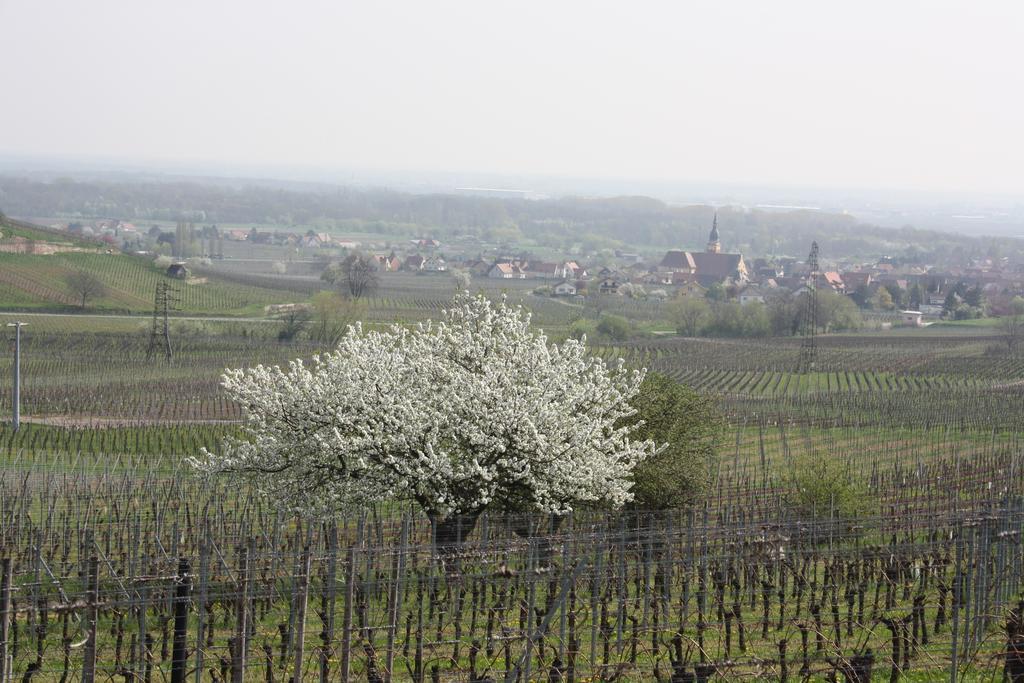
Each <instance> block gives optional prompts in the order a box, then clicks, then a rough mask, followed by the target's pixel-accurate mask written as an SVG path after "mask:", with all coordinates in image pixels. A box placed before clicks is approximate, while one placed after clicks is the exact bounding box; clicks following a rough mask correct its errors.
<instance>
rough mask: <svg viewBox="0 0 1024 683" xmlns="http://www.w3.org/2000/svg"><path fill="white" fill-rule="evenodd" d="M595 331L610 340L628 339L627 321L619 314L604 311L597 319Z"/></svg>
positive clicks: (628, 328)
mask: <svg viewBox="0 0 1024 683" xmlns="http://www.w3.org/2000/svg"><path fill="white" fill-rule="evenodd" d="M597 331H598V333H600V334H602V335H604V336H605V337H608V338H609V339H611V340H612V341H625V340H627V339H629V332H630V327H629V321H628V320H626V319H625V318H623V317H621V316H618V315H610V314H607V313H605V314H603V315H602V316H601V319H600V320H598V321H597Z"/></svg>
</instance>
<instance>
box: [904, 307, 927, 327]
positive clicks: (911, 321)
mask: <svg viewBox="0 0 1024 683" xmlns="http://www.w3.org/2000/svg"><path fill="white" fill-rule="evenodd" d="M923 317H924V313H922V312H921V311H900V321H902V323H903V325H905V326H906V327H924V322H923V320H922V318H923Z"/></svg>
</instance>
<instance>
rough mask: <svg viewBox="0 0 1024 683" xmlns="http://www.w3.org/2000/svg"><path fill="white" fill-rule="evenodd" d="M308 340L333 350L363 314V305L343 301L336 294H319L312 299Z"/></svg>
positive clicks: (348, 300) (349, 300)
mask: <svg viewBox="0 0 1024 683" xmlns="http://www.w3.org/2000/svg"><path fill="white" fill-rule="evenodd" d="M311 303H312V326H311V328H310V330H309V336H310V338H311V339H312V340H313V341H315V342H318V343H320V344H323V345H324V346H326V347H328V348H332V349H333V348H334V347H336V346H337V345H338V342H340V341H341V338H342V337H343V336H345V333H346V332H347V331H348V328H349V326H350V325H353V324H354V323H355V322H356V321H357V320H358V319H359V316H360V315H361V313H362V312H363V304H361V303H359V302H357V301H354V300H352V299H345V298H343V297H341V296H340V295H339V294H338V293H337V292H320V293H318V294H316V295H315V296H314V297H313V299H312V302H311Z"/></svg>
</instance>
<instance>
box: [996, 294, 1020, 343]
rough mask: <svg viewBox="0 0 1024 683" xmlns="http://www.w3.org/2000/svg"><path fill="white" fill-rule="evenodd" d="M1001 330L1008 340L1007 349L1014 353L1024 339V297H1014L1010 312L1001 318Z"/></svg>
mask: <svg viewBox="0 0 1024 683" xmlns="http://www.w3.org/2000/svg"><path fill="white" fill-rule="evenodd" d="M999 331H1000V332H1002V333H1003V338H1004V340H1005V341H1006V350H1007V351H1009V352H1011V353H1012V352H1013V351H1014V349H1016V348H1017V345H1018V344H1020V341H1021V339H1024V298H1021V297H1019V296H1017V297H1014V298H1013V301H1011V302H1010V312H1009V313H1008V314H1007V315H1005V316H1003V317H1001V318H1000V319H999Z"/></svg>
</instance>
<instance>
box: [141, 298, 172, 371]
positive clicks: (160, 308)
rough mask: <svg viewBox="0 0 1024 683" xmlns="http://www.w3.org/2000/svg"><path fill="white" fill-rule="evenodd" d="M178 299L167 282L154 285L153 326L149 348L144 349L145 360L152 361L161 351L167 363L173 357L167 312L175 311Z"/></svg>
mask: <svg viewBox="0 0 1024 683" xmlns="http://www.w3.org/2000/svg"><path fill="white" fill-rule="evenodd" d="M177 302H178V298H177V297H176V296H175V292H174V289H173V288H172V287H171V284H170V283H169V282H159V283H157V285H156V297H155V299H154V301H153V326H152V328H151V329H150V332H149V347H148V348H147V349H146V360H147V361H149V360H152V359H153V356H155V355H156V354H157V352H158V350H159V351H162V352H163V354H164V357H165V358H166V359H167V361H168V362H170V361H171V359H172V358H173V357H174V353H173V351H171V328H170V325H169V324H168V320H167V312H168V311H171V310H175V306H174V305H175V304H176V303H177Z"/></svg>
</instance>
